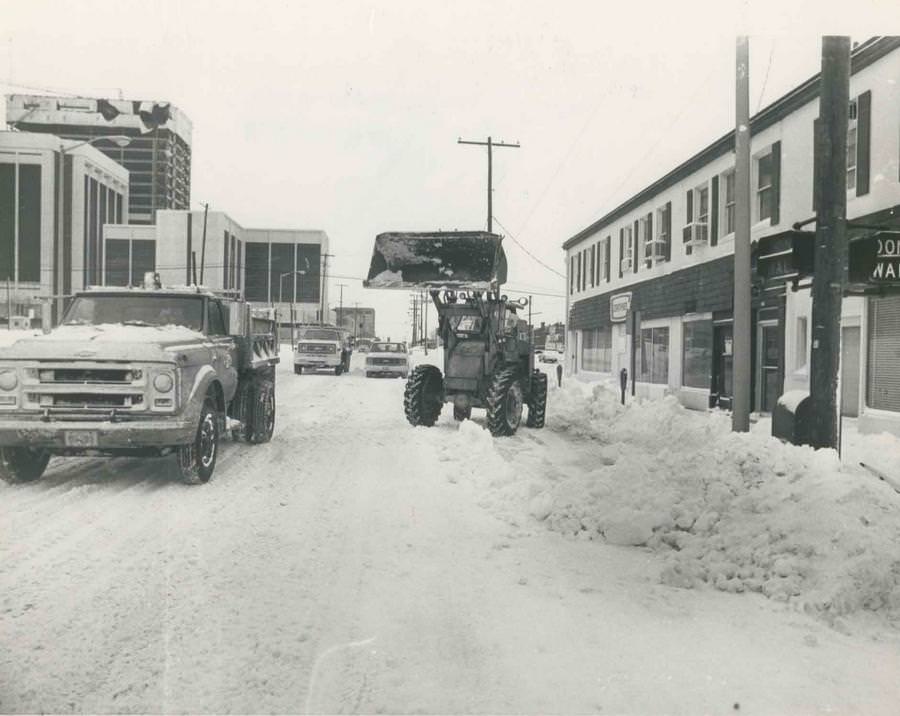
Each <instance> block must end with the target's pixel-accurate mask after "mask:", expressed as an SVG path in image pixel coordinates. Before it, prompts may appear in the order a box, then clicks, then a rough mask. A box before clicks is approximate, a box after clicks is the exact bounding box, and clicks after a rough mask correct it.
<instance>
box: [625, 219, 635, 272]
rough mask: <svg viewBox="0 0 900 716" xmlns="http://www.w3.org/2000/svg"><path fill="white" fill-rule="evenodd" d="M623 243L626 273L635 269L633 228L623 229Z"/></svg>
mask: <svg viewBox="0 0 900 716" xmlns="http://www.w3.org/2000/svg"><path fill="white" fill-rule="evenodd" d="M622 237H623V238H622V242H623V244H622V245H623V246H624V249H623V254H622V273H625V272H626V271H632V270H633V268H634V247H633V246H632V244H631V239H632V237H631V226H630V225H629V226H626V227H625V228H624V229H622Z"/></svg>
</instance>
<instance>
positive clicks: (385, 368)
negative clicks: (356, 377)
mask: <svg viewBox="0 0 900 716" xmlns="http://www.w3.org/2000/svg"><path fill="white" fill-rule="evenodd" d="M370 374H371V375H398V376H400V377H402V378H406V377H407V376H408V375H409V367H408V366H405V365H368V364H367V365H366V375H370Z"/></svg>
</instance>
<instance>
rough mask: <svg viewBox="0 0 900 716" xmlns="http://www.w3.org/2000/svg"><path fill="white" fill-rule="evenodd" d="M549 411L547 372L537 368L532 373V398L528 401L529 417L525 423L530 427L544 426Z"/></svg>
mask: <svg viewBox="0 0 900 716" xmlns="http://www.w3.org/2000/svg"><path fill="white" fill-rule="evenodd" d="M546 412H547V374H546V373H544V372H543V371H540V370H536V371H534V373H532V374H531V400H530V401H528V418H526V420H525V425H527V426H528V427H529V428H542V427H544V417H545V415H546Z"/></svg>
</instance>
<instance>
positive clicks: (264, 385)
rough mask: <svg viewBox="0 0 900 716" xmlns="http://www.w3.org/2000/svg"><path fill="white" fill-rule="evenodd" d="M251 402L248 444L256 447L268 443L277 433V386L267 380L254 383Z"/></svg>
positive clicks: (247, 433)
mask: <svg viewBox="0 0 900 716" xmlns="http://www.w3.org/2000/svg"><path fill="white" fill-rule="evenodd" d="M250 401H251V403H250V424H249V425H248V426H247V432H246V435H247V442H250V443H253V444H255V445H258V444H260V443H267V442H269V440H271V439H272V433H273V432H275V384H274V383H270V382H269V381H267V380H257V381H254V384H253V387H252V388H251V391H250Z"/></svg>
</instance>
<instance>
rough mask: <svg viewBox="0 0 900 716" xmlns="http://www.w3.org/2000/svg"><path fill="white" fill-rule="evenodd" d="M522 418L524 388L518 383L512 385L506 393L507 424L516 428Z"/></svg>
mask: <svg viewBox="0 0 900 716" xmlns="http://www.w3.org/2000/svg"><path fill="white" fill-rule="evenodd" d="M521 419H522V389H521V388H519V386H518V385H512V386H510V388H509V390H508V391H507V393H506V424H507V425H508V426H509V427H511V428H514V427H516V426H518V424H519V422H520V421H521Z"/></svg>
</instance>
